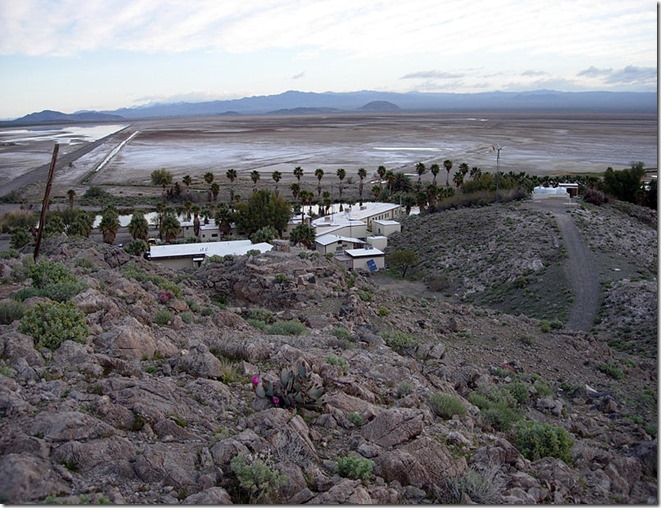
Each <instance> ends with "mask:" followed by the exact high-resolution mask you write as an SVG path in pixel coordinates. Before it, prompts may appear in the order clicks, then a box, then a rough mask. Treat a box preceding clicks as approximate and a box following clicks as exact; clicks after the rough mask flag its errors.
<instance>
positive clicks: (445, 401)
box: [427, 392, 466, 420]
mask: <svg viewBox="0 0 661 508" xmlns="http://www.w3.org/2000/svg"><path fill="white" fill-rule="evenodd" d="M427 403H428V404H429V407H430V408H431V410H432V413H434V414H435V415H436V416H439V417H441V418H443V419H444V420H449V419H450V418H452V417H453V416H454V415H459V416H463V415H465V414H466V407H465V406H464V405H463V404H462V402H461V401H460V400H459V399H458V398H457V397H455V396H454V395H450V394H447V393H439V392H436V393H433V394H431V395H430V397H429V400H428V401H427Z"/></svg>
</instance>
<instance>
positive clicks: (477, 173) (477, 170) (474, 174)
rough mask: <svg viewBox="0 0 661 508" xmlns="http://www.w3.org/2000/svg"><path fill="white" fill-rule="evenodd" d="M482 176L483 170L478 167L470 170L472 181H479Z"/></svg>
mask: <svg viewBox="0 0 661 508" xmlns="http://www.w3.org/2000/svg"><path fill="white" fill-rule="evenodd" d="M481 176H482V170H481V169H480V168H478V167H477V166H473V167H472V168H471V170H470V178H471V180H479V179H480V177H481Z"/></svg>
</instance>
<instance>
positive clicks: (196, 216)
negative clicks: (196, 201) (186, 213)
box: [191, 205, 200, 237]
mask: <svg viewBox="0 0 661 508" xmlns="http://www.w3.org/2000/svg"><path fill="white" fill-rule="evenodd" d="M191 211H192V212H193V234H194V235H195V236H198V237H199V236H200V207H199V206H198V205H193V206H192V207H191Z"/></svg>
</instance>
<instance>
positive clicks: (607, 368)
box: [597, 363, 624, 379]
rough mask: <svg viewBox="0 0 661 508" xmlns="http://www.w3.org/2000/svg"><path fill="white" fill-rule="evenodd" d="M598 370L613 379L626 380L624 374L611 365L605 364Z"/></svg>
mask: <svg viewBox="0 0 661 508" xmlns="http://www.w3.org/2000/svg"><path fill="white" fill-rule="evenodd" d="M597 370H598V371H599V372H603V373H604V374H606V375H607V376H610V377H612V378H613V379H622V378H624V372H622V370H620V369H619V368H618V367H616V366H615V365H613V364H611V363H604V364H601V365H599V366H598V367H597Z"/></svg>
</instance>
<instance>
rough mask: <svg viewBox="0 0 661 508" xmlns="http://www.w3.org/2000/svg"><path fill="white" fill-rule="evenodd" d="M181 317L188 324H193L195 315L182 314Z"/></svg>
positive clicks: (189, 313)
mask: <svg viewBox="0 0 661 508" xmlns="http://www.w3.org/2000/svg"><path fill="white" fill-rule="evenodd" d="M179 317H180V318H181V320H182V321H183V322H184V323H186V324H189V323H192V322H193V314H192V313H191V312H182V313H181V314H179Z"/></svg>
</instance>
